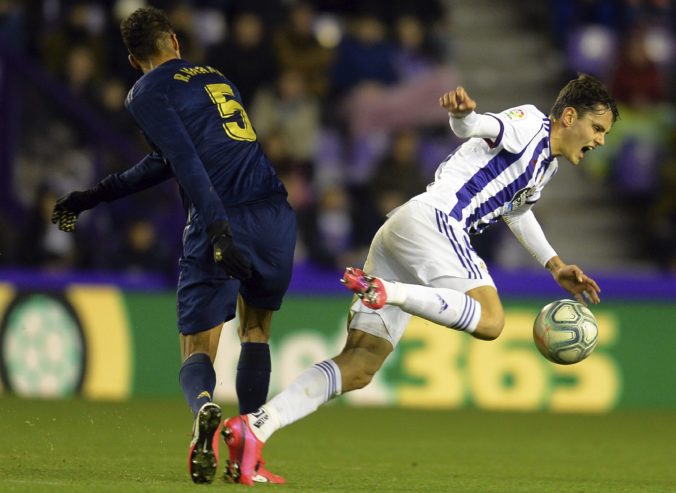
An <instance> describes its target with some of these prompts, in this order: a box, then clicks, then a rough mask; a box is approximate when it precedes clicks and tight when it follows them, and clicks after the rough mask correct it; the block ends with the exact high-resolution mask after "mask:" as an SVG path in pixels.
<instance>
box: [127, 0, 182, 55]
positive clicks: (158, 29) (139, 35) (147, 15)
mask: <svg viewBox="0 0 676 493" xmlns="http://www.w3.org/2000/svg"><path fill="white" fill-rule="evenodd" d="M120 30H121V31H122V40H123V41H124V44H125V45H126V47H127V50H129V53H131V54H132V55H134V56H135V57H136V58H138V59H139V60H147V59H148V58H150V57H151V56H153V55H155V54H157V53H158V52H160V51H162V47H163V44H164V43H165V42H166V40H167V37H168V36H170V35H171V34H173V33H174V28H173V27H172V26H171V22H169V17H167V14H166V13H164V12H163V11H162V10H160V9H157V8H155V7H143V8H140V9H138V10H135V11H134V12H133V13H132V14H131V15H130V16H129V17H127V18H126V19H125V20H123V21H122V24H121V25H120Z"/></svg>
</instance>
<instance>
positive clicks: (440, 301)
mask: <svg viewBox="0 0 676 493" xmlns="http://www.w3.org/2000/svg"><path fill="white" fill-rule="evenodd" d="M439 103H440V105H441V106H442V107H443V108H445V109H446V110H448V112H449V114H450V126H451V129H452V130H453V132H454V133H455V134H456V135H457V136H458V137H461V138H469V140H467V141H466V142H465V143H464V144H462V145H461V146H460V147H459V148H458V149H457V150H456V151H455V152H454V153H453V154H451V155H450V156H448V157H447V158H446V160H444V162H442V163H441V165H440V166H439V168H438V169H437V172H436V176H435V181H434V182H433V183H432V184H431V185H429V186H428V188H427V190H426V191H425V192H423V193H422V194H420V195H418V196H416V197H414V198H412V199H411V200H410V201H408V202H407V203H406V204H404V205H402V206H401V207H399V208H398V209H396V210H395V211H393V212H392V213H390V216H389V218H388V219H387V221H386V222H385V224H383V226H382V227H381V228H380V230H379V231H378V232H377V233H376V235H375V237H374V239H373V241H372V243H371V248H370V250H369V254H368V258H367V260H366V263H365V265H364V270H363V271H362V270H361V269H357V268H348V269H347V270H346V272H345V275H344V276H343V279H342V281H343V283H344V284H345V286H346V287H347V288H349V289H351V290H352V291H353V292H354V293H355V294H356V295H357V297H355V299H354V301H353V304H352V307H351V309H350V317H349V319H348V329H349V330H348V336H347V342H346V345H345V348H344V349H343V350H342V352H341V353H340V354H339V355H338V356H336V357H334V358H332V359H328V360H326V361H322V362H320V363H317V364H316V365H314V366H312V367H311V368H309V369H307V370H306V371H305V372H303V373H302V374H301V375H300V376H298V377H297V379H296V380H295V381H294V382H293V383H292V384H291V385H290V386H289V387H287V388H286V389H285V390H284V391H282V392H281V393H280V394H278V395H277V396H275V397H274V398H272V399H271V400H270V401H268V402H267V403H266V404H265V405H263V406H262V407H261V408H260V409H258V410H256V411H255V412H253V413H250V414H246V415H242V416H237V417H234V418H231V419H229V420H227V421H226V422H225V423H224V427H223V435H224V437H225V440H226V443H227V444H228V447H229V452H230V458H229V465H228V469H227V470H226V475H229V476H230V477H231V478H232V479H233V480H236V481H240V482H242V483H245V484H252V477H253V475H254V474H255V472H254V468H255V464H256V463H257V461H258V460H259V457H260V453H261V450H262V448H263V445H264V443H265V441H266V440H267V439H268V438H269V437H270V435H271V434H272V433H273V432H274V431H276V430H277V429H279V428H281V427H283V426H286V425H288V424H290V423H292V422H294V421H297V420H298V419H300V418H302V417H304V416H306V415H308V414H310V413H312V412H314V411H315V410H316V409H317V408H318V407H319V406H320V405H322V404H324V403H325V402H327V401H329V400H330V399H332V398H333V397H335V396H337V395H339V394H341V393H344V392H348V391H351V390H355V389H359V388H362V387H364V386H365V385H367V384H368V383H369V382H370V381H371V379H372V377H373V375H374V374H375V373H376V372H377V371H378V369H379V368H380V367H381V365H382V364H383V362H384V361H385V358H386V357H387V356H388V355H389V354H390V353H391V352H392V351H393V350H394V348H395V347H396V345H397V343H398V342H399V340H400V338H401V336H402V335H403V332H404V330H405V328H406V325H407V324H408V322H409V320H410V318H411V316H412V315H417V316H419V317H422V318H424V319H427V320H430V321H432V322H435V323H437V324H439V325H442V326H445V327H448V328H452V329H456V330H460V331H465V332H468V333H469V334H471V335H472V336H474V337H476V338H479V339H485V340H492V339H495V338H497V337H498V336H499V335H500V333H501V331H502V328H503V326H504V312H503V308H502V304H501V302H500V298H499V296H498V292H497V290H496V288H495V284H494V283H493V280H492V278H491V276H490V274H489V273H488V270H487V269H486V265H485V264H484V262H483V261H482V260H481V258H480V257H479V256H478V255H477V254H476V252H475V251H474V249H473V248H472V245H471V243H470V241H469V237H468V235H469V234H476V233H480V232H481V231H482V230H483V229H484V228H486V227H487V226H489V225H490V224H492V223H494V222H496V221H497V220H498V219H500V218H502V219H503V220H504V221H505V222H506V223H507V225H508V226H509V228H510V229H511V231H512V232H513V233H514V235H515V236H516V237H517V238H518V239H519V241H520V242H521V244H522V245H523V246H524V247H525V248H526V249H527V250H528V251H529V252H530V253H531V254H532V255H533V257H535V259H536V260H537V261H538V262H539V263H540V264H541V265H542V266H544V267H545V268H547V269H548V270H549V271H550V272H551V274H552V276H553V277H554V280H555V281H556V282H558V283H559V284H560V285H561V287H563V288H564V289H565V290H566V291H568V292H569V293H571V294H572V295H573V296H574V297H575V298H576V299H577V300H579V301H581V302H585V301H590V302H592V303H598V302H599V301H600V299H599V293H600V289H599V287H598V285H597V284H596V282H595V281H594V280H593V279H591V278H590V277H588V276H587V275H585V274H584V273H583V272H582V270H581V269H580V268H579V267H578V266H576V265H573V264H566V263H565V262H564V261H562V260H561V259H560V258H559V257H558V255H557V254H556V252H555V251H554V249H553V248H552V247H551V246H550V244H549V243H548V242H547V239H546V238H545V235H544V233H543V231H542V229H541V227H540V225H539V224H538V222H537V220H536V218H535V215H534V214H533V211H532V210H531V209H532V207H533V205H534V204H535V203H536V202H537V200H538V199H539V198H540V194H541V192H542V189H543V188H544V186H545V185H546V184H547V183H548V182H549V180H550V179H551V178H552V177H553V176H554V174H555V173H556V170H557V167H558V164H557V161H556V157H557V156H564V157H565V158H566V159H567V160H568V161H569V162H570V163H571V164H573V165H575V166H576V165H578V164H579V163H580V162H581V161H582V158H583V156H584V154H585V153H586V152H587V151H589V150H592V149H594V148H596V147H598V146H601V145H603V144H604V142H605V136H606V134H607V133H608V132H609V131H610V129H611V127H612V125H613V123H614V122H615V121H616V120H617V118H618V116H619V115H618V110H617V106H616V104H615V102H614V100H613V98H612V97H611V96H610V94H609V93H608V91H607V90H606V88H605V87H604V86H603V84H602V83H601V82H599V81H598V80H596V79H595V78H593V77H590V76H587V75H580V76H579V77H578V78H577V79H574V80H572V81H570V82H569V83H568V84H567V85H566V86H565V87H564V88H563V89H562V90H561V92H560V93H559V95H558V97H557V99H556V101H555V103H554V105H553V107H552V109H551V111H550V114H549V116H548V115H545V114H544V113H542V112H541V111H539V110H538V109H537V108H536V107H535V106H532V105H524V106H517V107H515V108H511V109H508V110H505V111H503V112H502V113H496V114H493V113H486V114H477V113H475V111H474V110H475V108H476V102H475V101H474V100H473V99H472V98H471V97H470V96H469V95H468V93H467V92H466V91H465V89H464V88H462V87H458V88H457V89H456V90H454V91H451V92H448V93H446V94H444V95H443V96H441V98H439Z"/></svg>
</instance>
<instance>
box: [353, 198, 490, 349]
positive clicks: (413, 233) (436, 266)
mask: <svg viewBox="0 0 676 493" xmlns="http://www.w3.org/2000/svg"><path fill="white" fill-rule="evenodd" d="M376 243H379V249H378V250H374V248H373V246H372V249H371V251H370V252H369V259H368V260H367V262H366V264H365V266H364V271H366V273H368V275H365V274H364V272H363V271H361V270H360V269H348V270H347V271H346V272H345V276H344V278H343V282H344V284H345V285H346V287H348V288H349V289H351V290H352V291H353V292H355V293H357V294H358V295H359V296H360V297H362V301H363V303H364V304H365V305H366V306H367V307H369V308H372V309H380V308H382V307H383V306H384V305H386V304H387V305H394V306H398V307H400V308H401V309H402V310H404V311H405V312H407V313H410V314H412V315H416V316H419V317H422V318H424V319H426V320H430V321H432V322H435V323H437V324H440V325H443V326H446V327H450V328H454V329H457V330H462V331H466V332H468V333H471V334H472V335H474V337H477V338H480V339H494V338H495V337H497V336H498V335H499V333H500V331H501V329H502V325H501V324H502V322H501V320H502V306H501V304H500V300H499V298H498V295H497V290H496V289H495V285H494V284H493V280H492V278H491V276H490V274H489V273H488V271H487V270H486V267H485V264H484V263H483V261H482V260H481V258H480V257H479V256H478V255H477V254H476V252H475V251H474V249H473V248H472V247H471V244H470V243H469V239H468V238H467V235H466V234H465V232H464V231H463V230H462V228H461V227H459V225H458V224H457V223H454V222H453V221H450V220H449V219H448V216H447V215H444V214H443V213H441V212H440V211H437V210H435V209H434V208H433V207H431V206H428V205H426V204H422V203H418V202H408V203H407V204H406V205H404V206H403V207H402V208H400V209H399V210H398V211H397V212H396V213H395V214H394V215H393V216H392V217H391V218H390V219H388V221H387V222H386V223H385V224H384V225H383V228H382V232H379V233H378V235H376V238H374V245H375V244H376ZM383 259H388V261H387V262H385V260H383ZM372 260H375V261H372ZM386 263H387V264H388V268H389V269H390V270H392V267H393V263H396V265H397V266H398V271H405V273H404V274H402V273H401V272H394V271H393V272H394V273H395V275H394V276H392V277H390V276H388V273H387V271H383V270H382V266H383V265H385V264H386ZM474 290H476V291H474ZM472 292H474V295H472V294H471V293H472ZM484 311H485V312H486V313H483V312H484Z"/></svg>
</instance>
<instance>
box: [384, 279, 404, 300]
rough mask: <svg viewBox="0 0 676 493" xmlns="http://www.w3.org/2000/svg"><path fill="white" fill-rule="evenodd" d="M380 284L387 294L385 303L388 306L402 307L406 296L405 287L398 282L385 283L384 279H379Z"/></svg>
mask: <svg viewBox="0 0 676 493" xmlns="http://www.w3.org/2000/svg"><path fill="white" fill-rule="evenodd" d="M381 282H382V283H383V287H384V288H385V293H387V301H386V303H387V304H388V305H403V304H404V302H405V301H406V296H407V295H408V293H407V291H406V285H405V284H402V283H400V282H394V281H385V280H384V279H381Z"/></svg>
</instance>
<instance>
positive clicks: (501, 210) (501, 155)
mask: <svg viewBox="0 0 676 493" xmlns="http://www.w3.org/2000/svg"><path fill="white" fill-rule="evenodd" d="M485 115H489V117H492V118H494V119H495V120H497V122H498V125H495V124H493V127H494V128H495V131H494V132H490V134H491V135H490V137H491V138H481V137H473V138H470V139H469V140H468V141H467V142H465V143H463V144H462V145H461V146H460V147H458V148H457V149H456V150H455V152H453V153H452V154H451V155H449V156H448V157H447V158H446V159H445V160H444V161H443V162H442V163H441V164H440V165H439V168H438V169H437V171H436V174H435V177H434V182H433V183H432V184H430V185H429V186H428V187H427V190H426V191H425V192H424V193H422V194H420V195H418V196H416V197H414V199H413V200H418V201H421V202H424V203H427V204H429V205H431V206H433V207H435V208H436V209H437V210H438V211H440V212H443V213H445V214H447V215H448V217H449V219H451V218H452V219H454V220H456V221H458V222H459V223H460V225H461V226H462V228H463V229H464V230H465V231H467V232H468V233H470V234H477V233H480V232H481V231H482V230H483V229H484V228H486V227H487V226H489V225H490V224H492V223H494V222H496V221H497V220H498V219H499V218H500V217H501V216H503V215H505V214H509V213H512V212H518V211H519V209H523V208H530V206H531V205H532V204H534V203H535V202H536V201H537V200H538V199H539V198H540V193H541V191H542V189H543V187H544V186H545V185H546V184H547V183H548V182H549V180H550V179H551V178H552V176H553V175H554V174H555V173H556V171H557V166H558V165H557V162H556V159H555V158H554V157H553V156H552V152H551V144H550V127H551V122H550V120H549V118H548V117H547V115H545V114H544V113H542V112H541V111H539V110H538V109H537V108H536V107H535V106H532V105H524V106H517V107H515V108H510V109H508V110H505V111H503V112H501V113H496V114H493V113H486V114H485ZM471 116H472V117H474V118H476V117H477V116H479V117H482V118H486V117H485V116H482V115H475V114H472V115H471ZM466 118H468V117H466Z"/></svg>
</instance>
